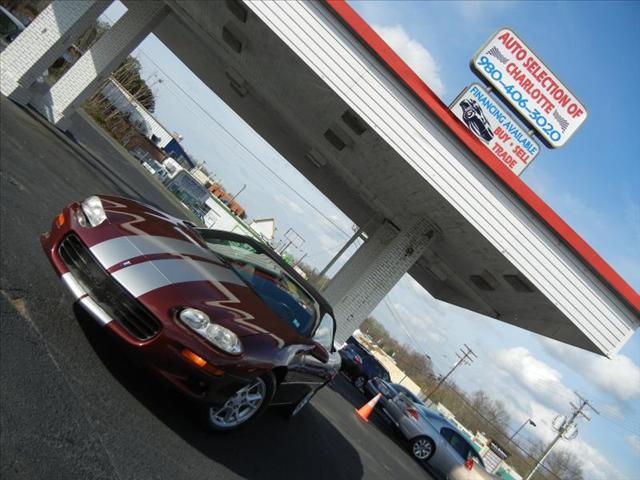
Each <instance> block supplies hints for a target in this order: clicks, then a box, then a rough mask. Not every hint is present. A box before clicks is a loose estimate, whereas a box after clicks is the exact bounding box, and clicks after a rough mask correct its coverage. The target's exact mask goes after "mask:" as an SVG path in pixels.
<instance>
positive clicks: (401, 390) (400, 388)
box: [392, 383, 422, 404]
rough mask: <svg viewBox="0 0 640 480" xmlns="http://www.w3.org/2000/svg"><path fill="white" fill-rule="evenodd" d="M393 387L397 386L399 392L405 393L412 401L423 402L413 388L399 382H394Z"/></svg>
mask: <svg viewBox="0 0 640 480" xmlns="http://www.w3.org/2000/svg"><path fill="white" fill-rule="evenodd" d="M392 385H393V388H395V389H396V390H397V391H398V392H401V393H404V394H405V395H406V396H407V397H409V398H410V399H411V401H412V402H415V403H419V404H422V402H421V401H420V399H419V398H418V397H416V396H415V395H414V394H413V392H412V391H411V390H409V389H408V388H407V387H405V386H404V385H400V384H398V383H392Z"/></svg>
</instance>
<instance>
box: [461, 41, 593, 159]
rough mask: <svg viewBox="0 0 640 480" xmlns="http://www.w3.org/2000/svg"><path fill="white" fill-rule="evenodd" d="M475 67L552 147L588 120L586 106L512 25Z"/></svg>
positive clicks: (477, 59) (477, 57)
mask: <svg viewBox="0 0 640 480" xmlns="http://www.w3.org/2000/svg"><path fill="white" fill-rule="evenodd" d="M471 67H472V69H473V70H474V72H475V73H476V74H477V75H478V76H480V78H482V79H483V80H484V81H485V82H487V83H488V84H489V85H491V86H492V87H493V88H494V89H495V91H496V92H498V93H499V94H500V95H501V96H502V97H503V98H504V99H505V100H506V101H507V102H508V104H509V105H510V106H511V107H512V108H513V109H514V110H515V111H516V112H517V113H518V114H519V115H520V116H521V117H522V118H523V119H525V120H526V121H527V122H528V123H529V124H530V125H531V126H532V127H533V128H534V129H535V130H536V131H537V132H538V134H539V136H540V138H541V139H542V141H544V142H545V143H546V144H547V145H548V146H549V147H551V148H556V147H561V146H562V145H564V144H565V143H566V142H567V140H569V138H571V136H572V135H573V134H574V133H575V132H576V130H578V127H580V125H582V123H583V122H584V121H585V120H586V119H587V110H586V108H585V107H584V105H582V103H580V101H579V100H578V99H577V98H576V96H575V95H574V94H573V93H571V92H570V91H569V89H568V88H567V87H565V86H564V85H563V84H562V82H560V80H558V78H557V77H556V76H555V75H554V74H553V73H552V72H551V70H549V68H548V67H547V66H546V65H545V64H544V63H542V61H541V60H540V59H539V58H538V57H537V56H536V55H535V54H534V53H533V52H532V51H531V49H530V48H529V47H527V45H525V43H524V42H523V41H522V40H520V38H518V36H517V35H516V34H515V33H513V32H512V31H511V30H510V29H508V28H503V29H501V30H498V32H496V33H495V35H493V36H492V37H491V38H490V39H489V41H488V42H487V44H486V45H485V46H484V47H482V48H481V49H480V50H479V51H478V53H477V54H476V55H475V57H474V58H473V59H472V61H471Z"/></svg>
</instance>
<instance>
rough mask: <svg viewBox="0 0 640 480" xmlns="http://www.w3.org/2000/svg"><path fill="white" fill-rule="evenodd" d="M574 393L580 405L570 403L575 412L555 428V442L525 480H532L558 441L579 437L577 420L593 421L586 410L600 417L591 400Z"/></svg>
mask: <svg viewBox="0 0 640 480" xmlns="http://www.w3.org/2000/svg"><path fill="white" fill-rule="evenodd" d="M574 393H575V394H576V395H577V396H578V398H579V399H580V402H579V403H580V404H579V405H575V404H574V403H573V402H570V405H571V408H572V409H573V412H571V417H570V418H569V420H567V419H566V418H563V419H562V421H561V422H560V425H558V427H555V426H554V428H555V429H556V430H557V432H558V434H557V435H556V437H555V438H554V439H553V441H552V442H551V443H550V444H549V446H548V447H547V448H546V449H545V451H544V453H543V454H542V456H541V457H540V459H539V460H538V461H537V462H536V464H535V465H534V467H533V470H531V472H530V473H529V475H527V478H525V479H524V480H530V479H531V477H532V476H533V474H534V473H535V472H536V470H537V469H538V467H539V466H540V465H542V463H543V462H544V461H545V460H546V459H547V457H548V456H549V454H550V453H551V450H552V449H553V447H555V445H556V443H558V441H559V440H560V439H561V438H564V439H565V440H573V439H574V438H576V437H577V436H578V427H577V426H576V423H575V422H576V419H577V418H578V417H584V418H586V419H587V421H590V420H591V418H589V416H588V415H587V414H586V413H584V410H585V409H586V408H590V409H591V410H593V412H595V413H596V415H600V412H598V410H596V409H595V407H594V406H593V405H591V404H590V403H589V400H587V399H586V398H583V397H582V396H580V394H579V393H578V392H574ZM560 418H562V417H556V418H555V419H554V423H555V420H558V419H560Z"/></svg>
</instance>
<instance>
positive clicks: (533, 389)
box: [494, 347, 574, 408]
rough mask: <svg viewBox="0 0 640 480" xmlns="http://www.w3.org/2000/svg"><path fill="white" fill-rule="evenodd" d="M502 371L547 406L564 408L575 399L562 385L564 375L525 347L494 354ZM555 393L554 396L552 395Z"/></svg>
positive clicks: (499, 351)
mask: <svg viewBox="0 0 640 480" xmlns="http://www.w3.org/2000/svg"><path fill="white" fill-rule="evenodd" d="M494 359H495V361H496V363H497V364H498V365H499V366H500V369H501V371H502V372H503V374H504V373H506V374H508V375H509V376H510V377H511V378H512V379H513V380H514V381H515V382H516V383H518V384H519V385H520V386H521V387H523V388H524V389H526V390H527V391H528V392H529V394H531V395H532V396H534V397H535V398H537V399H538V400H540V401H541V402H542V403H543V404H545V405H547V406H554V407H557V408H563V407H564V406H565V405H566V401H567V399H572V398H573V397H574V395H573V393H572V392H571V390H569V389H568V388H567V387H565V386H564V384H563V383H562V374H561V373H560V372H559V371H557V370H556V369H554V368H553V367H551V366H549V365H547V364H546V363H544V362H542V361H540V360H538V359H537V358H535V357H534V356H533V355H532V354H531V352H529V350H527V349H526V348H524V347H513V348H509V349H504V350H498V351H497V352H496V353H495V354H494ZM551 393H553V395H551Z"/></svg>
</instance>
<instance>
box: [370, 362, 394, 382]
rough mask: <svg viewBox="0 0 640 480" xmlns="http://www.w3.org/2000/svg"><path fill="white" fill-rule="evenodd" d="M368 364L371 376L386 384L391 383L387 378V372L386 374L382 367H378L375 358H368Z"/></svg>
mask: <svg viewBox="0 0 640 480" xmlns="http://www.w3.org/2000/svg"><path fill="white" fill-rule="evenodd" d="M368 363H369V365H370V368H371V376H373V377H380V378H381V379H383V380H384V381H386V382H389V381H391V379H390V378H389V372H387V371H386V370H385V368H384V367H383V366H382V365H380V364H379V363H378V361H377V360H376V359H375V358H373V357H371V358H369V360H368Z"/></svg>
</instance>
